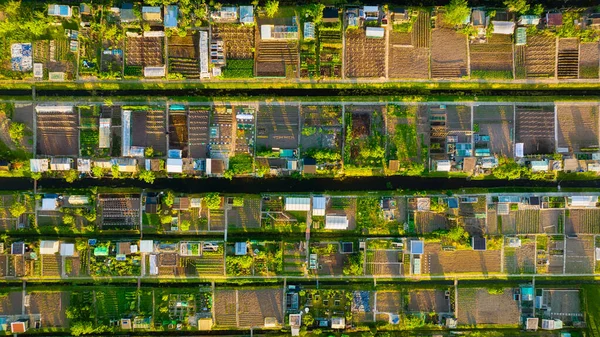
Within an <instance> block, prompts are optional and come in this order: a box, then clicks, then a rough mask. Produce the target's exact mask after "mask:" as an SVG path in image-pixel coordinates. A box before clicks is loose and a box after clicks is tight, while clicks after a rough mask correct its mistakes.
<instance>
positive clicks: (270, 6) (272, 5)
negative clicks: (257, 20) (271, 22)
mask: <svg viewBox="0 0 600 337" xmlns="http://www.w3.org/2000/svg"><path fill="white" fill-rule="evenodd" d="M265 11H266V12H267V17H270V18H272V17H274V16H275V14H277V12H278V11H279V1H277V0H268V1H267V3H266V4H265Z"/></svg>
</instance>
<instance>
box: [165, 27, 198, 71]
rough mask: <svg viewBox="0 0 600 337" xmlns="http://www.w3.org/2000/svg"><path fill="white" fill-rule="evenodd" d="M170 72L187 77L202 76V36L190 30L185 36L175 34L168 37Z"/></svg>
mask: <svg viewBox="0 0 600 337" xmlns="http://www.w3.org/2000/svg"><path fill="white" fill-rule="evenodd" d="M168 51H169V55H168V56H169V74H171V73H177V74H181V75H183V76H184V77H185V78H191V79H199V78H200V63H199V62H200V61H199V59H200V55H199V52H200V38H199V37H198V34H197V33H196V32H192V31H189V32H188V34H187V35H186V36H185V37H180V36H179V35H177V34H173V35H171V36H170V37H169V38H168Z"/></svg>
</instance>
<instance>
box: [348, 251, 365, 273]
mask: <svg viewBox="0 0 600 337" xmlns="http://www.w3.org/2000/svg"><path fill="white" fill-rule="evenodd" d="M362 274H363V253H362V252H358V253H353V254H350V256H348V263H347V264H346V265H345V266H344V275H355V276H357V275H362Z"/></svg>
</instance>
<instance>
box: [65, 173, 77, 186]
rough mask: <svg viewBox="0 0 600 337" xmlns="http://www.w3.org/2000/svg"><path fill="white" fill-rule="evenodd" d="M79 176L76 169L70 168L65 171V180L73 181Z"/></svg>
mask: <svg viewBox="0 0 600 337" xmlns="http://www.w3.org/2000/svg"><path fill="white" fill-rule="evenodd" d="M77 178H79V173H78V172H77V171H75V170H68V171H67V172H65V181H66V182H68V183H72V182H74V181H75V180H77Z"/></svg>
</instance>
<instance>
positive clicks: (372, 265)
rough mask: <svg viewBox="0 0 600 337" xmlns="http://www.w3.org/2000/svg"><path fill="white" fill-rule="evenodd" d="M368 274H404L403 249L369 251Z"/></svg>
mask: <svg viewBox="0 0 600 337" xmlns="http://www.w3.org/2000/svg"><path fill="white" fill-rule="evenodd" d="M366 273H367V274H368V275H396V276H397V275H402V251H401V250H384V249H378V250H369V251H367V270H366Z"/></svg>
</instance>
